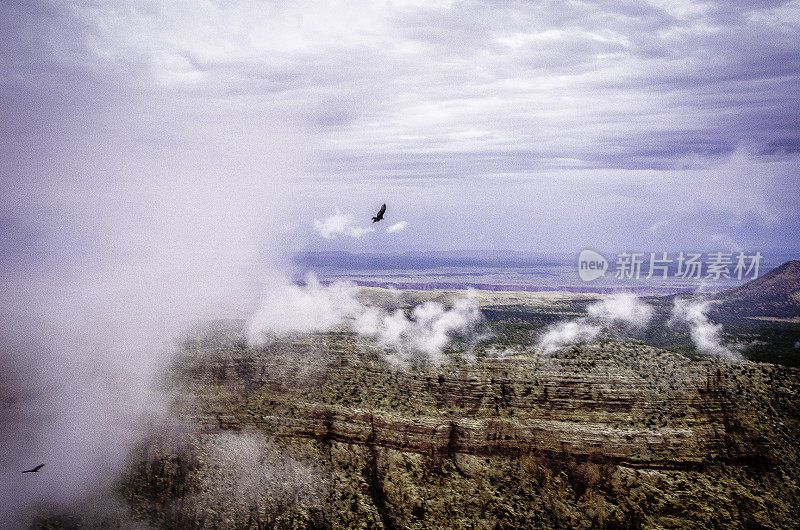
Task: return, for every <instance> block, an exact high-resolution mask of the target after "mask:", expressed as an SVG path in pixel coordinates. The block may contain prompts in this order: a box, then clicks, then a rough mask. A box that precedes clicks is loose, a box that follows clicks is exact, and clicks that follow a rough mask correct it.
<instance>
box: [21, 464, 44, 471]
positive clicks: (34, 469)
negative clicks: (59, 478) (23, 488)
mask: <svg viewBox="0 0 800 530" xmlns="http://www.w3.org/2000/svg"><path fill="white" fill-rule="evenodd" d="M43 467H44V464H39V465H38V466H36V467H35V468H33V469H26V470H25V471H23V473H38V472H39V470H40V469H42V468H43Z"/></svg>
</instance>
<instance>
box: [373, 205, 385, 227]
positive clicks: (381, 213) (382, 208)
mask: <svg viewBox="0 0 800 530" xmlns="http://www.w3.org/2000/svg"><path fill="white" fill-rule="evenodd" d="M385 212H386V205H385V204H384V205H383V206H381V209H380V210H379V211H378V215H376V216H375V217H373V218H372V222H373V223H377V222H378V221H381V220H383V214H384V213H385Z"/></svg>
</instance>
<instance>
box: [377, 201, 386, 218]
mask: <svg viewBox="0 0 800 530" xmlns="http://www.w3.org/2000/svg"><path fill="white" fill-rule="evenodd" d="M385 212H386V205H385V204H384V205H383V206H381V209H380V211H379V212H378V217H380V216H382V215H383V214H384V213H385Z"/></svg>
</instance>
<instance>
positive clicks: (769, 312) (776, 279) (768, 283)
mask: <svg viewBox="0 0 800 530" xmlns="http://www.w3.org/2000/svg"><path fill="white" fill-rule="evenodd" d="M716 298H717V300H719V302H720V304H719V308H720V309H721V310H722V311H725V312H730V313H732V314H737V315H742V316H771V317H780V318H793V317H798V316H800V261H797V260H795V261H787V262H786V263H784V264H783V265H781V266H780V267H778V268H776V269H773V270H771V271H770V272H768V273H767V274H765V275H764V276H761V277H760V278H756V279H755V280H751V281H749V282H747V283H745V284H744V285H740V286H739V287H736V288H733V289H728V290H727V291H723V292H721V293H719V294H718V295H717V296H716Z"/></svg>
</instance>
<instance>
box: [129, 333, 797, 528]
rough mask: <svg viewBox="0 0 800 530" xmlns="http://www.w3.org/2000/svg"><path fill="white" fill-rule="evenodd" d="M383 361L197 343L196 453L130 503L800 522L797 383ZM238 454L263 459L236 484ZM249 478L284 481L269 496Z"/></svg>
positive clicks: (762, 370)
mask: <svg viewBox="0 0 800 530" xmlns="http://www.w3.org/2000/svg"><path fill="white" fill-rule="evenodd" d="M381 353H382V352H381V351H380V350H379V349H377V348H376V347H374V346H373V345H370V344H367V343H364V342H361V341H359V340H358V339H357V338H356V337H354V336H352V335H349V334H320V335H311V336H303V337H296V338H294V339H286V340H280V341H275V342H273V343H271V344H269V345H268V346H265V347H264V348H262V349H259V350H253V349H247V348H244V347H242V346H240V344H239V343H238V342H237V341H236V340H227V339H220V338H219V337H216V338H208V339H205V340H202V341H195V342H192V343H189V344H187V348H186V351H185V353H184V355H183V356H182V358H181V359H180V360H179V361H178V363H177V364H176V367H177V368H176V372H177V375H176V382H178V383H179V385H180V386H181V388H182V389H183V391H184V392H188V393H189V394H190V395H191V396H192V397H193V403H194V407H193V408H191V409H187V408H186V407H182V410H183V412H182V414H184V415H186V417H185V419H186V420H187V421H189V422H190V423H192V424H196V425H197V426H198V427H197V430H196V431H195V432H190V433H186V434H184V435H183V436H184V437H185V443H182V444H163V447H162V448H161V449H153V447H152V446H151V447H150V448H143V449H142V451H143V452H142V454H140V458H139V461H138V463H137V465H136V466H135V467H134V470H133V471H132V473H131V476H130V478H129V480H128V482H127V485H126V493H127V496H128V498H129V499H130V500H131V503H132V505H133V506H134V508H135V512H136V513H137V514H139V516H141V517H146V518H149V519H150V520H151V521H152V522H155V523H158V524H166V525H173V526H175V525H177V526H181V525H186V524H192V525H206V526H214V525H216V526H236V525H244V526H252V527H258V526H259V525H267V526H272V525H278V526H295V527H315V526H316V527H319V526H321V527H331V526H332V527H341V528H349V527H365V528H367V527H376V528H379V527H389V528H391V527H398V528H406V527H410V528H415V527H417V528H423V527H465V526H476V527H497V526H500V527H524V526H527V527H530V526H534V527H585V528H593V527H603V526H607V527H629V528H635V527H641V526H660V527H685V526H697V525H702V526H706V525H719V526H723V527H724V526H731V527H745V526H753V525H756V524H761V525H767V526H770V525H772V526H778V527H785V526H791V524H792V521H795V520H797V518H798V517H800V512H798V508H797V506H796V503H795V502H794V496H795V494H796V493H797V490H798V488H797V482H796V481H797V478H796V477H797V471H798V454H797V449H796V446H797V445H798V444H797V442H798V433H800V427H799V426H798V419H799V418H800V414H798V401H797V395H798V390H799V389H800V378H798V374H797V371H796V370H792V369H787V368H778V367H774V366H771V365H757V364H753V363H746V364H741V365H728V364H719V363H713V362H692V361H689V360H687V359H684V358H682V357H680V356H677V355H674V354H671V353H668V352H665V351H662V350H657V349H654V348H651V347H648V346H645V345H642V344H638V343H613V342H611V343H604V344H600V345H595V346H582V347H575V348H573V349H570V350H566V351H564V352H561V353H558V354H555V355H553V356H551V357H546V358H541V357H534V356H517V357H511V358H504V359H487V360H475V361H473V362H466V361H454V362H453V363H450V364H447V365H444V366H441V367H438V368H437V367H416V368H414V369H411V370H405V371H403V370H397V369H394V368H392V367H391V366H390V365H387V364H386V363H385V362H383V361H382V358H381ZM190 420H191V421H190ZM225 436H228V437H230V436H242V437H246V439H247V440H248V442H247V444H250V445H252V443H254V442H253V440H261V442H260V443H263V444H264V447H266V448H267V449H264V450H263V451H261V452H259V451H255V453H254V454H255V455H256V456H252V457H251V460H253V464H252V465H248V464H247V461H246V459H245V463H244V464H241V465H239V464H237V466H238V467H242V468H243V469H245V471H244V472H242V471H241V470H240V471H238V472H237V473H239V474H238V475H236V474H231V475H230V477H229V476H228V475H226V474H225V472H224V471H223V472H220V470H219V462H220V456H219V451H218V447H219V439H220V438H219V437H225ZM237 443H238V442H237ZM223 446H224V447H233V448H235V447H237V444H236V443H230V442H228V445H225V444H223ZM174 447H181V449H180V450H179V451H176V450H174ZM215 447H216V448H217V449H214V448H215ZM248 447H249V445H248ZM171 448H173V449H171ZM215 450H216V451H217V452H216V453H215ZM277 454H279V455H281V456H279V457H278V456H275V455H277ZM215 455H216V456H215ZM270 458H271V459H273V460H269V459H270ZM277 461H280V462H283V464H281V466H278V465H276V464H275V463H274V462H277ZM270 462H272V463H270ZM223 467H224V466H223ZM252 469H257V470H260V471H257V474H269V473H271V472H273V473H274V474H275V476H276V477H283V478H282V479H280V480H278V483H277V484H273V483H272V482H270V481H269V480H267V481H263V482H262V481H260V479H258V480H256V479H255V478H253V477H252V476H251V474H252ZM298 470H300V471H298ZM242 473H244V475H242ZM237 476H238V477H239V479H237V478H236V477H237ZM241 476H245V477H249V478H247V480H248V481H249V482H248V483H253V481H255V482H254V483H255V484H257V485H258V486H257V487H256V488H255V490H252V489H250V490H247V491H248V492H249V493H248V495H247V496H240V497H242V498H241V499H240V501H241V502H239V501H237V500H236V496H235V495H230V494H226V495H227V496H226V497H225V498H226V499H228V501H226V502H228V504H229V505H230V506H228V504H226V506H228V507H227V508H224V507H220V506H219V503H218V504H217V505H214V504H213V503H212V502H211V501H209V500H208V499H211V498H212V497H211V496H209V495H205V496H204V492H206V490H208V489H209V488H212V486H211V485H210V484H219V483H224V482H225V481H227V480H230V481H234V482H235V481H236V480H241ZM153 477H157V478H156V479H154V478H153ZM208 477H215V478H213V479H209V478H208ZM278 484H280V487H278ZM290 486H291V487H290ZM234 491H235V490H234ZM230 499H233V500H232V501H231V500H230ZM231 502H232V504H231ZM237 502H238V503H239V504H237ZM278 512H280V513H278Z"/></svg>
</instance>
